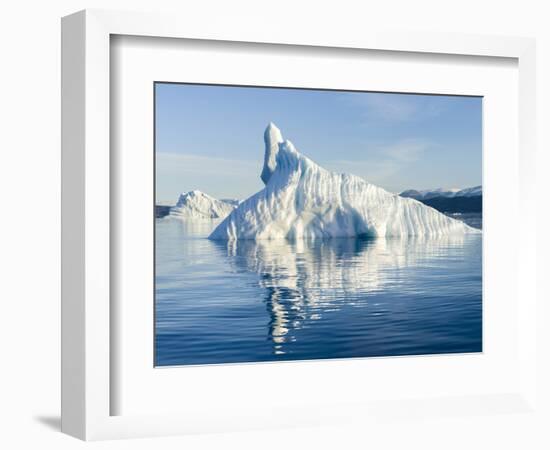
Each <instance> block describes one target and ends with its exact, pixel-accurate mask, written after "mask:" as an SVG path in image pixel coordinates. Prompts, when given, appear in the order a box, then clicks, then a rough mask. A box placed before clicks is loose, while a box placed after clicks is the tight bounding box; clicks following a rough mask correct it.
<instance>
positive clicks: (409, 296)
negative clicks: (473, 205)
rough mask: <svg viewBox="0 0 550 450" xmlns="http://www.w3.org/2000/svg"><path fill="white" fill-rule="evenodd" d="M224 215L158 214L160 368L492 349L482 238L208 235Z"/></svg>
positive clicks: (157, 350) (157, 349) (157, 335)
mask: <svg viewBox="0 0 550 450" xmlns="http://www.w3.org/2000/svg"><path fill="white" fill-rule="evenodd" d="M473 219H475V218H472V217H468V220H469V221H472V220H473ZM479 219H480V218H479ZM474 222H475V220H474V221H473V222H471V223H472V224H473V225H474ZM218 223H219V221H215V220H212V221H210V220H202V221H184V220H180V219H172V218H163V219H156V279H155V284H156V298H155V322H156V324H155V326H156V329H155V332H156V333H155V339H156V342H155V362H156V365H157V366H168V365H186V364H217V363H238V362H258V361H283V360H306V359H324V358H348V357H368V356H395V355H421V354H441V353H466V352H480V351H482V282H481V278H482V271H481V263H482V236H481V235H471V236H462V237H445V238H424V239H422V238H396V239H384V238H379V239H332V240H317V241H314V242H288V241H276V242H275V241H263V242H262V241H259V242H253V241H238V242H233V243H228V242H216V241H210V240H208V239H206V237H207V236H208V235H209V233H210V231H211V230H212V229H213V228H214V227H215V226H216V225H217V224H218ZM475 224H477V222H475ZM474 226H475V225H474ZM479 227H481V221H480V220H479Z"/></svg>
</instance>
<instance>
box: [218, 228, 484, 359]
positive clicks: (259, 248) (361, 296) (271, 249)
mask: <svg viewBox="0 0 550 450" xmlns="http://www.w3.org/2000/svg"><path fill="white" fill-rule="evenodd" d="M468 239H475V237H474V238H472V237H468V236H461V235H458V236H457V235H449V236H441V237H432V238H422V237H407V238H377V239H360V238H342V239H328V240H315V241H304V240H298V241H287V240H261V241H253V240H235V241H227V242H217V243H216V244H214V245H216V246H217V247H218V248H219V249H221V250H222V251H223V252H224V253H225V254H226V256H227V258H228V262H229V265H230V267H231V269H232V270H233V271H235V272H237V273H243V272H246V273H255V274H257V275H258V281H257V283H258V286H259V287H260V288H261V289H262V291H263V292H265V303H266V307H267V311H268V315H269V326H268V338H269V339H270V340H271V342H272V345H273V352H274V353H275V354H285V353H286V352H287V350H288V348H290V347H289V346H287V344H289V343H293V347H295V346H296V345H297V343H299V342H297V341H299V333H300V330H303V329H306V328H312V327H315V324H316V322H317V321H319V320H321V319H323V320H325V321H326V320H330V316H331V315H332V314H333V313H335V312H337V311H340V310H342V309H344V308H366V307H367V306H368V305H369V304H370V303H371V299H372V302H374V304H373V305H371V306H372V307H373V308H372V313H371V314H373V315H375V314H384V310H383V309H381V308H382V307H379V308H377V304H376V303H375V302H376V295H373V294H375V293H376V292H380V291H382V290H384V289H388V286H391V289H394V290H395V289H399V291H400V293H401V294H403V292H404V291H405V290H407V289H409V290H411V289H415V290H416V293H417V292H418V290H419V289H429V287H428V286H425V287H423V286H422V283H421V282H420V283H418V282H417V283H412V284H411V270H410V269H411V268H415V269H417V272H418V276H419V277H421V276H422V270H423V269H424V270H425V269H429V270H430V271H432V272H433V270H434V268H437V267H438V266H441V262H442V261H443V260H444V259H446V258H447V259H448V258H449V254H450V250H452V251H451V253H452V254H453V255H454V256H455V257H456V258H461V257H462V253H463V252H464V251H465V245H464V244H465V240H468ZM405 271H406V272H405ZM400 273H401V274H402V276H401V277H400V275H399V274H400ZM420 281H421V280H420Z"/></svg>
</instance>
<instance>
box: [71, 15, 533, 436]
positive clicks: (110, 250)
mask: <svg viewBox="0 0 550 450" xmlns="http://www.w3.org/2000/svg"><path fill="white" fill-rule="evenodd" d="M209 30H211V29H205V28H203V27H202V26H201V25H200V24H197V23H193V20H192V18H190V17H184V18H181V17H169V16H165V15H156V14H139V13H115V12H104V11H84V12H79V13H76V14H74V15H71V16H68V17H65V18H64V19H63V25H62V47H63V48H62V50H63V67H62V68H63V85H62V96H63V98H62V102H63V118H62V119H63V136H62V137H63V167H62V168H63V184H62V196H63V219H62V221H63V236H62V241H63V249H62V256H63V285H62V287H63V307H62V312H63V317H62V324H63V336H62V357H63V362H62V376H63V383H62V393H63V398H62V428H63V431H64V432H66V433H68V434H71V435H73V436H76V437H79V438H81V439H86V440H94V439H109V438H120V437H140V436H160V435H166V434H183V433H197V432H209V431H224V430H248V429H258V428H266V427H283V426H300V425H311V424H328V423H334V422H336V421H345V422H346V421H352V422H353V421H357V422H358V423H359V422H360V421H362V420H365V419H366V418H368V419H369V420H374V421H376V420H378V419H380V418H383V420H393V419H399V420H403V417H414V416H415V415H417V414H418V412H419V411H422V414H425V415H427V416H432V417H438V416H440V415H447V414H452V415H465V416H467V415H476V414H480V413H482V414H492V413H498V412H499V411H501V410H502V409H503V407H504V408H505V409H506V410H507V411H514V412H517V413H522V412H526V411H530V410H532V408H533V407H534V406H533V405H534V403H533V402H534V399H535V397H536V386H535V382H534V380H535V375H536V364H535V363H536V353H535V352H534V348H535V347H536V329H535V323H536V298H535V297H536V296H535V293H534V289H535V288H534V286H535V283H534V281H533V278H534V276H535V274H534V271H531V270H530V261H531V258H532V255H533V254H534V251H535V247H536V242H535V238H534V237H533V236H532V234H531V233H528V230H529V229H533V228H534V221H535V218H534V215H533V213H532V209H531V206H532V205H531V204H530V202H532V201H533V200H531V199H533V198H534V196H531V195H530V193H532V191H533V188H534V187H533V185H532V183H531V175H532V173H533V171H534V138H533V135H534V133H533V127H534V122H535V121H534V115H535V107H534V100H535V87H534V82H533V79H534V63H535V61H534V54H535V53H534V42H533V41H532V40H529V39H523V38H504V37H487V36H485V37H481V36H468V35H450V34H449V35H447V34H440V35H439V34H438V35H433V34H426V35H422V34H399V33H396V32H392V33H388V32H382V31H377V32H374V31H373V32H369V33H360V34H354V32H353V31H352V30H350V31H349V32H348V33H346V32H342V31H345V30H339V31H338V33H330V32H326V30H325V31H323V32H321V30H320V31H319V32H318V33H317V32H314V31H312V32H311V33H310V32H308V33H305V32H303V31H300V30H292V31H289V32H286V31H285V33H281V32H280V30H277V28H276V27H274V26H273V27H271V28H270V27H267V28H262V30H261V31H260V30H259V29H256V28H255V27H254V26H253V25H250V26H249V27H246V26H244V27H239V28H238V29H235V28H234V27H231V26H230V25H229V24H226V25H225V26H223V25H222V26H220V27H216V30H215V31H209ZM518 168H519V170H518ZM503 224H506V226H503ZM510 229H514V230H518V232H517V233H513V234H511V233H510V232H509V230H510ZM403 374H407V375H406V377H404V376H403ZM397 405H398V406H397Z"/></svg>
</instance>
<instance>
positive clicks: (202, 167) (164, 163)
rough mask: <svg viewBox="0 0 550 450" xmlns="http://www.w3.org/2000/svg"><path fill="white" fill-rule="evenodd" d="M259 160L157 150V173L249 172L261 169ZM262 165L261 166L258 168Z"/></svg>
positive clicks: (211, 173)
mask: <svg viewBox="0 0 550 450" xmlns="http://www.w3.org/2000/svg"><path fill="white" fill-rule="evenodd" d="M258 164H259V163H258V162H257V161H244V160H235V159H229V158H221V157H216V156H203V155H194V154H190V153H169V152H157V154H156V165H157V174H158V175H161V174H162V173H164V172H172V173H174V172H175V173H197V172H200V173H201V174H208V175H216V174H219V175H231V174H233V175H239V174H249V173H250V172H249V171H250V170H255V171H259V170H261V166H258ZM258 167H260V168H258Z"/></svg>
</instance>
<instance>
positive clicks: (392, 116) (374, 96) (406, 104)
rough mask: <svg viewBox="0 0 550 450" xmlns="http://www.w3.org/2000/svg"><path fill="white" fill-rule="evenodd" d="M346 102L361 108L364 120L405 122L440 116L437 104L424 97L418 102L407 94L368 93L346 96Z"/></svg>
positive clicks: (440, 108) (416, 97) (440, 110)
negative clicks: (375, 119)
mask: <svg viewBox="0 0 550 450" xmlns="http://www.w3.org/2000/svg"><path fill="white" fill-rule="evenodd" d="M344 98H345V99H347V101H349V102H351V103H352V104H354V105H356V106H360V107H362V108H363V110H364V111H363V113H364V115H365V118H367V119H369V120H372V119H374V118H378V119H382V120H386V121H390V122H406V121H410V120H413V119H422V118H426V117H435V116H438V115H440V114H441V112H442V107H441V105H440V104H439V103H434V102H431V101H429V98H428V97H424V99H423V100H422V102H419V100H418V96H412V95H408V94H390V93H368V94H365V95H346V96H345V97H344Z"/></svg>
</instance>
